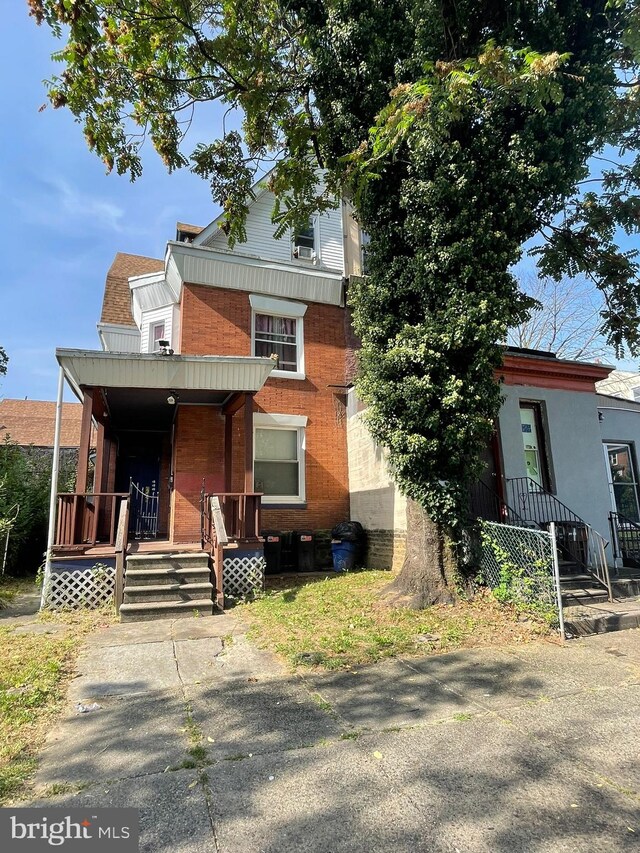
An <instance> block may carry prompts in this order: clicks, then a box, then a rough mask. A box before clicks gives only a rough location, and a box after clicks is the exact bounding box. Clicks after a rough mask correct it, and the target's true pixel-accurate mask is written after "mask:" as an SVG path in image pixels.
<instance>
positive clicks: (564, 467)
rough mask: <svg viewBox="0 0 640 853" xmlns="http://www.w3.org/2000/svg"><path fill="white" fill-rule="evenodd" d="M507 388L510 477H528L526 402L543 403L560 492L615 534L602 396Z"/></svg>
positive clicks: (505, 453)
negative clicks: (522, 414)
mask: <svg viewBox="0 0 640 853" xmlns="http://www.w3.org/2000/svg"><path fill="white" fill-rule="evenodd" d="M502 393H503V396H504V398H505V400H504V404H503V407H502V409H501V411H500V417H499V421H500V439H501V445H502V462H503V466H504V470H503V473H504V476H505V477H506V478H507V479H509V478H512V477H526V469H525V462H524V451H523V443H522V426H521V422H520V402H521V401H523V402H524V401H527V402H537V403H542V404H543V406H544V411H545V412H546V427H547V429H546V432H547V435H546V441H547V450H548V452H549V456H550V460H549V461H550V466H551V477H552V484H553V490H554V492H555V495H556V497H557V498H558V499H559V500H561V501H562V502H563V503H564V504H566V505H567V506H568V507H569V509H571V510H573V512H574V513H576V514H577V515H578V516H580V517H581V518H583V519H584V520H585V521H586V522H587V523H588V524H590V525H591V526H592V527H593V528H594V529H595V530H597V531H598V533H600V534H601V535H602V536H604V537H605V539H609V538H610V534H609V519H608V516H609V512H610V509H611V507H610V500H609V486H608V483H607V472H606V468H605V459H604V453H603V450H602V433H601V429H600V423H599V420H598V405H597V397H596V395H595V394H594V393H589V392H581V391H560V390H554V389H547V388H534V387H530V386H524V385H504V386H503V387H502ZM514 509H516V510H517V509H518V507H514Z"/></svg>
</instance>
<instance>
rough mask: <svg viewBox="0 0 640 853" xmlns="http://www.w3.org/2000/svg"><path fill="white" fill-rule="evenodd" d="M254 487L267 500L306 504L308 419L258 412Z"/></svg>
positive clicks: (267, 501) (256, 417)
mask: <svg viewBox="0 0 640 853" xmlns="http://www.w3.org/2000/svg"><path fill="white" fill-rule="evenodd" d="M253 423H254V463H253V488H254V491H256V492H262V493H263V495H264V497H263V499H262V500H263V503H265V504H274V503H278V504H279V503H288V504H291V503H294V504H300V503H304V500H305V470H304V446H305V426H306V423H307V418H306V417H304V416H302V415H267V414H256V415H254V418H253Z"/></svg>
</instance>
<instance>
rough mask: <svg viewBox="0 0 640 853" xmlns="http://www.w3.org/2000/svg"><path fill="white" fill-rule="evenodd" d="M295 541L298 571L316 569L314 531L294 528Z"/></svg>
mask: <svg viewBox="0 0 640 853" xmlns="http://www.w3.org/2000/svg"><path fill="white" fill-rule="evenodd" d="M293 542H294V549H295V553H296V566H297V569H298V571H299V572H312V571H313V570H314V569H315V541H314V536H313V531H312V530H294V531H293Z"/></svg>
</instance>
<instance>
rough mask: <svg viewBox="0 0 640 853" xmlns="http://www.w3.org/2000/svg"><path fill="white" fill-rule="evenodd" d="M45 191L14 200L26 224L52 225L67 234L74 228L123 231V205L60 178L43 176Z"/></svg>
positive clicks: (50, 226) (51, 226)
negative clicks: (85, 190)
mask: <svg viewBox="0 0 640 853" xmlns="http://www.w3.org/2000/svg"><path fill="white" fill-rule="evenodd" d="M43 183H44V186H45V191H44V192H43V193H40V194H36V193H34V194H33V195H31V196H30V197H29V196H23V197H22V198H19V199H14V203H15V204H16V205H17V207H19V209H20V211H21V213H22V216H23V219H24V221H25V222H26V223H27V224H29V225H37V226H45V227H49V228H55V229H56V230H59V231H64V232H66V233H68V232H69V231H71V230H75V229H77V228H78V227H80V226H81V227H82V228H83V230H85V231H86V229H87V228H88V227H93V228H95V229H96V230H100V231H104V230H109V231H114V232H116V233H120V232H122V231H123V219H124V215H125V211H124V208H122V207H120V205H117V204H114V202H112V201H109V200H108V199H104V198H99V197H98V196H96V195H94V194H93V193H87V192H83V191H81V190H78V189H76V188H75V187H74V186H72V185H71V184H70V183H69V182H68V181H66V180H64V179H63V178H60V177H54V178H49V179H45V180H44V181H43Z"/></svg>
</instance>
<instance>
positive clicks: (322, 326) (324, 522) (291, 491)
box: [50, 188, 361, 562]
mask: <svg viewBox="0 0 640 853" xmlns="http://www.w3.org/2000/svg"><path fill="white" fill-rule="evenodd" d="M272 206H273V196H272V195H271V193H270V192H269V191H268V190H266V189H262V188H259V189H258V190H257V192H256V197H255V200H254V201H253V203H252V204H251V207H250V211H249V215H248V219H247V234H248V240H247V242H246V243H243V244H240V245H237V246H236V247H235V248H234V249H233V250H230V249H229V248H228V245H227V242H226V237H225V235H224V234H223V233H222V231H221V229H220V227H219V221H218V220H214V221H213V222H212V223H210V225H208V226H207V227H206V228H200V227H197V226H192V225H186V224H183V223H178V226H177V233H176V239H175V240H171V241H169V242H168V243H167V247H166V253H165V257H164V260H159V259H153V258H146V257H141V256H136V255H128V254H121V253H120V254H118V255H116V258H115V260H114V262H113V264H112V266H111V268H110V270H109V272H108V274H107V278H106V283H105V290H104V300H103V306H102V314H101V318H100V322H99V323H98V334H99V338H100V342H101V345H102V350H69V349H59V350H57V353H56V355H57V359H58V362H59V365H60V371H61V373H60V375H61V380H60V381H61V385H62V382H63V380H64V381H66V382H67V383H68V384H69V385H70V386H71V388H72V389H73V391H74V392H75V394H76V396H77V397H78V398H79V400H80V401H81V402H82V406H83V410H82V411H83V415H82V436H81V441H80V454H79V462H78V477H77V487H76V493H75V494H74V495H66V496H59V497H58V512H57V521H56V527H55V530H54V531H53V532H52V541H51V546H52V547H51V549H50V553H51V555H52V557H53V559H54V562H55V561H56V560H57V561H58V562H60V560H63V561H69V560H71V559H76V560H78V559H79V558H84V559H85V561H86V558H87V556H93V555H95V554H97V553H98V551H97V550H96V549H99V548H100V547H102V548H103V549H104V548H106V549H107V550H108V549H109V548H111V549H113V546H114V544H115V539H116V530H117V525H118V520H119V517H120V506H121V504H123V503H124V502H125V501H126V500H127V498H126V496H127V494H128V492H129V489H130V484H133V485H132V486H131V488H132V496H131V500H130V502H129V509H130V512H129V523H128V538H129V540H131V541H132V542H133V543H134V544H133V546H132V547H130V548H129V551H131V550H132V549H133V550H136V549H137V550H138V551H140V548H141V546H140V544H139V543H138V545H136V544H135V542H136V539H138V540H140V539H145V540H148V539H150V538H154V539H155V540H156V542H157V545H156V546H155V547H156V548H162V549H163V550H164V551H166V552H171V551H173V552H175V551H176V550H180V551H182V552H186V551H189V550H190V549H192V550H193V551H195V550H196V549H200V548H201V547H202V544H203V536H204V539H206V538H207V536H206V531H203V525H204V524H205V523H208V522H207V521H206V520H205V518H204V514H203V496H206V497H205V503H204V506H205V509H206V507H208V500H209V496H218V497H219V500H220V501H221V503H222V512H223V516H224V518H225V520H226V522H227V525H226V526H227V533H229V534H230V538H231V539H232V540H233V541H232V542H231V543H230V544H231V545H236V546H240V545H242V546H244V547H246V548H249V549H250V550H252V551H255V549H256V548H260V547H261V543H260V541H259V534H260V532H261V530H279V531H292V530H309V531H312V532H313V533H314V534H315V535H316V536H317V537H318V539H319V540H324V541H326V539H327V538H328V531H329V530H330V528H331V527H333V526H334V525H335V524H336V523H338V522H340V521H343V520H345V519H347V518H348V517H349V488H348V465H347V441H346V417H345V395H346V390H347V378H346V366H347V364H351V362H352V358H351V356H352V352H351V348H350V347H348V346H347V344H348V343H350V341H348V330H347V329H346V325H347V318H346V312H345V307H344V303H345V300H344V294H345V284H346V281H347V278H348V275H349V274H358V273H359V272H360V250H361V238H360V234H359V231H358V228H357V225H356V223H355V222H354V221H353V219H352V218H351V217H350V215H349V212H348V209H347V207H346V205H344V204H343V205H341V206H339V207H338V208H336V209H335V210H332V211H329V212H327V213H324V214H322V215H317V216H315V217H313V218H312V219H311V220H310V222H309V226H308V228H307V229H305V230H304V232H303V233H300V234H293V233H291V234H288V235H285V236H284V237H283V238H281V239H279V240H276V239H275V238H274V236H273V225H272V223H271V221H270V213H271V209H272ZM92 424H93V425H95V429H96V436H97V438H96V462H95V476H94V481H93V484H91V483H90V482H89V479H88V473H87V471H88V447H89V435H90V431H91V427H92ZM207 511H208V510H207ZM208 521H209V522H210V519H209V520H208ZM319 553H321V552H320V551H319Z"/></svg>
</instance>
